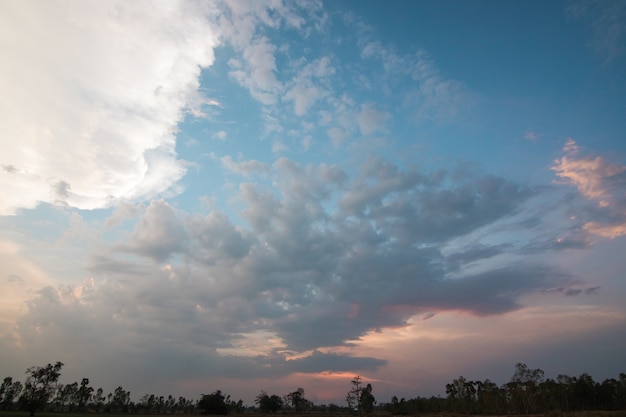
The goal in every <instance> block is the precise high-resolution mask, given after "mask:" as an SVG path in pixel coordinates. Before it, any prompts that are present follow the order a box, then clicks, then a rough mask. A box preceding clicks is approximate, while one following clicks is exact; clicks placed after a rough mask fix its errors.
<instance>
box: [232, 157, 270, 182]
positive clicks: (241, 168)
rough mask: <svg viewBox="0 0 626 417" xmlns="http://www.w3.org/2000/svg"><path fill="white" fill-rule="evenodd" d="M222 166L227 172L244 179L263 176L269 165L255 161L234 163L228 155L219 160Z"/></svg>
mask: <svg viewBox="0 0 626 417" xmlns="http://www.w3.org/2000/svg"><path fill="white" fill-rule="evenodd" d="M220 162H221V163H222V166H223V167H224V168H226V169H227V170H228V171H230V172H233V173H235V174H239V175H242V176H244V177H250V176H251V175H253V174H264V173H268V172H269V165H268V164H266V163H264V162H259V161H255V160H250V161H242V162H235V161H233V158H232V157H230V156H229V155H226V156H223V157H222V158H220Z"/></svg>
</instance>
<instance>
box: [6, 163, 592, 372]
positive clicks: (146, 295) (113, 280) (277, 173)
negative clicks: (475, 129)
mask: <svg viewBox="0 0 626 417" xmlns="http://www.w3.org/2000/svg"><path fill="white" fill-rule="evenodd" d="M272 175H273V178H272V181H273V182H272V184H273V186H272V187H268V186H264V185H261V184H257V183H248V184H243V185H242V186H241V188H240V190H239V199H240V200H241V202H242V203H244V204H245V208H244V210H243V211H242V216H243V218H244V219H245V220H246V221H248V225H247V226H244V225H239V224H236V223H234V222H233V220H231V218H230V217H229V216H228V215H226V214H225V213H223V212H220V211H216V210H213V211H209V212H208V213H202V214H200V213H198V214H187V213H183V212H179V211H177V210H175V209H174V208H173V207H172V206H170V205H169V204H167V203H165V202H164V201H153V202H152V203H151V204H150V205H148V206H147V207H145V208H140V209H141V210H143V213H141V215H140V216H139V218H138V220H137V224H136V225H135V226H134V229H133V230H132V232H131V233H130V234H129V235H128V237H127V238H126V239H121V240H120V241H118V242H114V243H111V244H110V245H109V246H108V247H106V246H105V247H100V248H99V249H95V250H93V251H92V254H91V258H90V262H89V265H88V268H89V271H90V272H91V274H92V276H93V279H92V280H89V281H86V283H84V284H82V285H80V286H77V287H75V288H70V287H67V288H58V289H52V288H46V289H43V290H41V291H40V292H39V294H38V295H37V297H36V298H34V299H33V300H32V301H31V303H30V304H29V310H28V313H27V314H25V315H24V316H23V317H22V318H21V319H20V321H19V326H18V332H19V334H20V335H21V338H22V340H23V342H24V343H27V344H28V345H31V346H47V349H48V350H49V351H50V352H52V351H54V349H55V347H54V346H60V344H59V343H57V342H55V341H58V340H63V341H64V343H63V346H68V345H69V346H76V347H79V346H97V345H98V344H99V343H100V342H99V340H100V339H101V338H102V337H103V335H106V339H107V344H108V347H107V352H108V353H107V355H110V357H111V358H112V357H114V352H123V356H124V358H127V359H124V360H125V361H126V360H127V361H129V365H128V366H129V367H137V366H140V367H145V368H146V372H148V374H149V375H152V374H154V375H155V377H156V376H158V375H163V374H162V372H166V371H167V372H169V374H170V375H172V376H173V377H175V376H176V375H179V376H180V377H181V378H182V377H183V375H187V377H189V375H191V376H193V375H198V376H199V375H202V374H207V373H212V374H213V375H221V376H228V377H244V376H272V375H274V376H275V375H286V374H288V373H290V372H318V371H322V370H335V371H350V370H359V369H360V370H368V369H374V368H376V367H378V366H382V365H384V361H382V360H380V359H376V358H369V357H364V358H356V357H351V356H342V355H339V354H329V353H322V352H320V351H319V350H317V349H320V348H323V347H334V346H341V345H348V344H349V343H350V341H351V340H357V339H359V338H360V337H361V336H363V335H364V334H366V333H367V332H370V331H373V330H374V331H375V330H378V329H383V328H385V327H390V326H403V325H405V324H406V323H407V320H408V319H409V318H410V317H411V316H413V315H415V314H419V313H422V314H427V313H429V314H432V313H433V312H439V311H446V310H448V311H450V310H452V311H464V312H468V313H470V314H473V315H479V316H483V315H494V314H502V313H505V312H509V311H513V310H515V309H519V308H520V307H522V306H521V304H520V301H519V300H520V297H522V296H524V295H527V294H531V293H534V292H545V291H555V290H556V291H557V292H560V293H563V294H568V295H572V293H573V292H577V291H578V289H579V288H580V289H581V290H580V292H581V293H585V292H587V291H586V290H585V288H584V286H581V285H579V283H576V282H575V280H574V279H573V278H572V277H569V276H567V275H565V274H563V273H562V272H560V271H559V270H558V269H556V268H553V267H549V266H546V265H542V264H541V263H538V262H534V263H526V262H521V261H518V262H517V263H513V264H512V263H505V262H499V261H498V259H499V258H500V257H502V256H505V255H507V254H509V253H515V251H516V249H515V247H514V245H512V244H509V243H501V244H495V245H494V244H492V245H488V244H485V243H481V242H480V241H476V240H473V239H469V240H468V241H467V242H468V243H467V244H465V245H464V246H460V247H459V246H458V245H452V246H450V244H451V242H452V241H453V240H454V239H458V238H461V237H468V236H469V234H473V233H474V232H476V231H477V230H479V229H480V228H481V227H483V226H489V225H493V224H495V223H496V222H500V221H503V220H505V219H507V218H511V217H512V216H515V215H516V214H517V212H518V210H519V207H520V205H521V204H523V203H524V202H526V201H527V200H528V199H529V198H531V197H532V196H534V195H535V192H534V191H533V190H530V189H528V188H526V187H523V186H520V185H518V184H515V183H512V182H510V181H507V180H505V179H502V178H498V177H493V176H486V175H483V174H481V173H478V172H475V171H464V172H462V173H461V172H460V171H458V170H457V171H453V172H446V171H439V172H437V173H422V172H419V171H418V170H415V169H407V170H405V169H401V168H400V167H398V166H396V165H394V164H391V163H389V162H386V161H383V160H380V159H373V160H370V161H368V162H367V163H365V164H364V165H363V166H362V167H361V169H360V170H359V172H358V174H357V175H356V176H355V177H350V176H349V175H348V174H347V173H346V172H345V171H344V170H343V169H342V168H341V167H339V166H332V165H304V166H303V165H297V164H295V163H293V162H292V161H290V160H287V159H280V160H278V161H277V162H276V163H274V164H273V171H272ZM107 224H108V225H109V227H112V229H111V230H112V231H115V227H119V228H122V227H124V225H123V224H122V223H120V222H117V223H115V222H114V223H111V222H109V223H107ZM513 224H515V222H513ZM121 236H124V234H121ZM444 247H446V253H448V255H447V256H444V254H443V252H442V250H443V248H444ZM451 248H457V249H456V250H452V249H451ZM486 260H489V262H490V263H489V264H487V263H486ZM469 265H472V269H471V272H470V270H469V269H467V267H468V266H469ZM450 271H453V272H454V277H451V276H450V275H449V274H448V272H450ZM574 284H576V285H574ZM559 289H560V290H559ZM581 295H582V294H581ZM259 332H261V333H262V334H270V335H275V336H277V337H279V338H280V343H282V344H284V351H295V352H306V351H313V354H312V355H309V356H305V357H302V358H301V359H296V360H287V359H286V356H285V354H284V353H280V351H279V350H276V349H278V348H276V349H275V350H274V353H267V354H263V355H258V354H255V353H253V352H254V349H252V350H249V348H250V347H249V343H251V342H250V337H252V336H251V335H258V334H259ZM281 349H283V348H281ZM225 352H235V353H232V354H231V353H225ZM236 352H239V353H236ZM63 353H67V348H66V347H64V348H63V351H61V349H60V348H59V354H63ZM74 353H75V352H72V354H74ZM76 355H78V357H80V352H78V353H76ZM102 360H105V359H102ZM131 363H132V366H131ZM155 363H166V364H167V365H165V366H164V367H163V369H164V370H152V369H151V368H150V366H154V364H155ZM190 363H196V364H198V365H196V366H195V367H193V369H194V371H193V372H191V371H189V368H190V367H192V365H190ZM150 372H152V374H151V373H150ZM194 372H195V373H194ZM128 377H129V378H132V376H131V375H129V376H128Z"/></svg>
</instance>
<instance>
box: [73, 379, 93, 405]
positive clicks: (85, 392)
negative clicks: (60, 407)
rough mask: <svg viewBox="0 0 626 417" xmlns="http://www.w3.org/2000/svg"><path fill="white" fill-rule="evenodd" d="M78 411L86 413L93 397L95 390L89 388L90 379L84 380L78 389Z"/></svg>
mask: <svg viewBox="0 0 626 417" xmlns="http://www.w3.org/2000/svg"><path fill="white" fill-rule="evenodd" d="M77 396H78V404H77V405H78V410H79V411H85V409H86V408H87V405H88V404H89V401H91V397H92V396H93V388H92V387H90V386H89V378H83V380H82V381H80V388H79V389H78V393H77Z"/></svg>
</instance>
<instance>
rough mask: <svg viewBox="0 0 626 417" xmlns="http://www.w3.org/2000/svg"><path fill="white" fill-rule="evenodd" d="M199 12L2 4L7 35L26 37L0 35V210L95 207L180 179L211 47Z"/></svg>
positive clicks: (182, 5) (186, 6)
mask: <svg viewBox="0 0 626 417" xmlns="http://www.w3.org/2000/svg"><path fill="white" fill-rule="evenodd" d="M205 9H206V7H205V6H203V5H202V4H200V3H196V2H173V3H168V4H165V3H159V4H153V3H150V2H134V3H132V4H128V3H124V2H107V3H100V2H92V1H86V2H77V3H73V4H72V7H71V8H69V9H68V8H66V7H64V6H63V3H62V2H56V1H50V2H46V3H45V4H39V3H37V2H31V1H24V2H19V4H18V3H14V4H13V3H4V4H3V5H2V13H1V15H2V18H1V19H2V26H3V27H4V28H5V31H7V33H14V34H18V33H28V36H17V35H16V36H3V50H4V51H5V52H4V54H5V61H6V65H3V66H2V70H1V71H2V76H0V80H1V81H0V83H1V85H2V90H3V91H4V92H5V94H3V95H2V98H1V99H0V100H2V104H1V105H0V106H1V108H2V109H3V115H2V128H1V129H2V131H1V132H0V137H2V139H1V140H2V141H3V147H2V148H3V152H2V155H1V156H0V165H1V166H2V171H1V172H0V187H1V188H2V190H4V192H3V194H4V196H5V197H4V198H3V199H2V203H0V204H1V205H0V214H3V215H6V214H13V213H15V212H16V210H17V209H19V208H33V207H35V206H36V205H37V204H38V203H39V202H49V203H54V204H64V205H68V206H72V207H78V208H82V209H94V208H100V207H106V206H109V205H110V204H111V202H112V201H114V200H118V199H135V198H140V197H141V198H149V197H150V196H155V195H157V194H159V193H163V192H164V191H166V190H168V189H170V187H171V186H172V185H173V184H175V183H176V182H177V181H178V180H179V179H180V178H181V176H182V175H183V174H184V173H185V165H184V163H183V161H181V160H179V159H178V158H177V156H176V152H175V143H176V136H175V134H176V128H177V124H178V123H179V122H180V121H181V120H182V118H183V116H184V111H185V109H186V107H187V106H188V105H190V103H192V102H194V100H196V98H197V95H198V92H197V89H198V86H199V76H200V71H201V68H202V67H207V66H209V65H211V64H212V63H213V59H214V58H213V48H214V47H215V46H216V45H217V43H218V39H217V36H216V34H214V33H213V31H212V30H211V26H210V25H208V24H207V16H208V15H209V13H208V11H207V10H205ZM138 15H141V19H137V16H138ZM94 80H97V82H94ZM26 87H27V88H26Z"/></svg>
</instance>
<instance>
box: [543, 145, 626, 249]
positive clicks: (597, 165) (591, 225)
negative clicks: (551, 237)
mask: <svg viewBox="0 0 626 417" xmlns="http://www.w3.org/2000/svg"><path fill="white" fill-rule="evenodd" d="M563 152H564V153H565V155H564V156H562V157H561V158H560V159H557V160H555V161H554V165H553V166H552V170H554V172H555V174H556V175H557V176H558V177H559V178H561V179H562V181H563V183H565V184H571V185H574V186H576V188H577V189H578V191H579V192H580V194H581V195H582V196H583V197H584V198H586V199H588V200H590V201H593V202H595V203H596V204H597V206H598V209H597V210H596V211H595V212H592V213H593V214H592V215H591V218H590V219H589V221H588V222H587V223H586V224H585V225H584V229H585V230H586V231H588V232H590V233H592V234H595V235H598V236H602V237H607V238H615V237H618V236H622V235H624V234H626V166H624V165H619V164H614V163H610V162H609V161H607V160H606V159H604V158H602V157H601V156H588V155H582V154H581V153H582V152H581V149H580V147H579V146H578V145H577V144H576V142H575V141H574V140H573V139H568V140H567V142H566V143H565V146H564V147H563Z"/></svg>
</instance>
